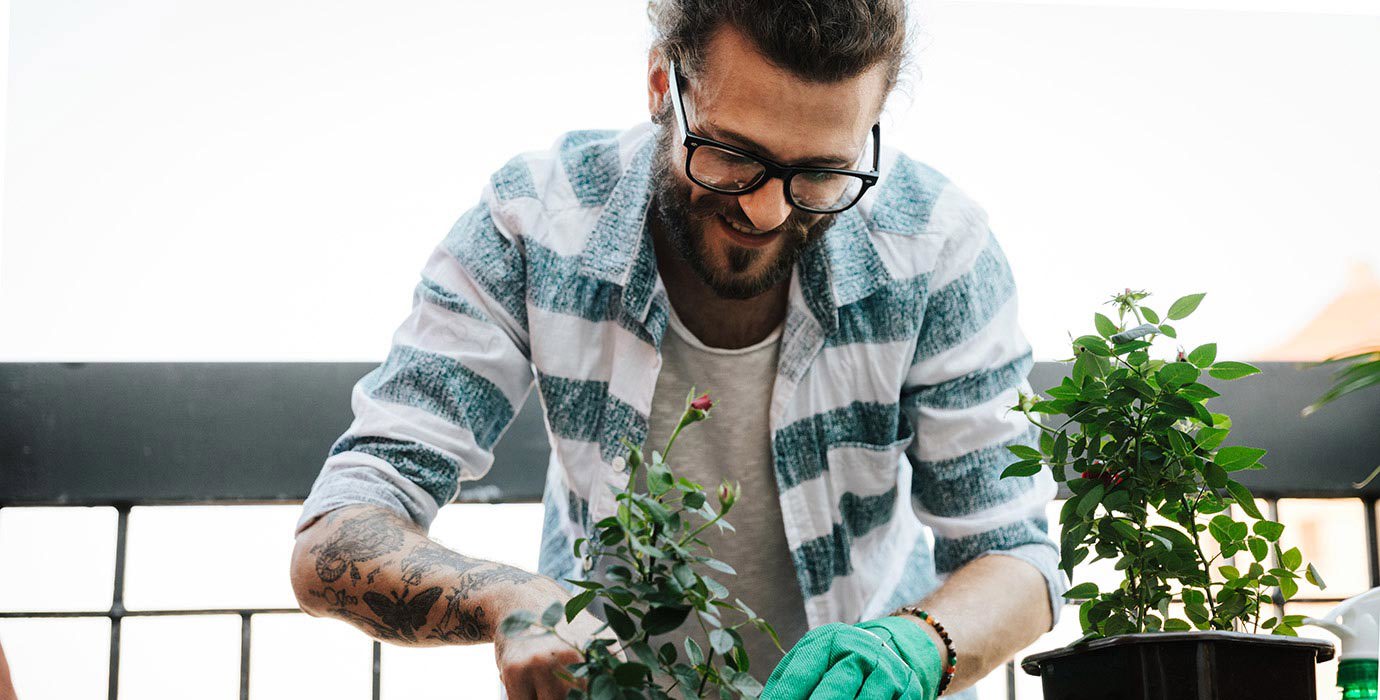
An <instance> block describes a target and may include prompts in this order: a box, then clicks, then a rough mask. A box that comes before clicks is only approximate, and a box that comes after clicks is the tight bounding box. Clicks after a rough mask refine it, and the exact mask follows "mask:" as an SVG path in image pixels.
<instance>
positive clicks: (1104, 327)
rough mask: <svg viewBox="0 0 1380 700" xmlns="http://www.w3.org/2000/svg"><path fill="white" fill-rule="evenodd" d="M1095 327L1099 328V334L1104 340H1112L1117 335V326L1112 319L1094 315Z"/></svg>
mask: <svg viewBox="0 0 1380 700" xmlns="http://www.w3.org/2000/svg"><path fill="white" fill-rule="evenodd" d="M1093 325H1094V326H1097V332H1098V333H1100V334H1102V337H1103V338H1110V337H1112V336H1114V335H1116V332H1117V328H1116V324H1115V323H1112V319H1110V318H1107V317H1106V316H1103V315H1102V314H1093Z"/></svg>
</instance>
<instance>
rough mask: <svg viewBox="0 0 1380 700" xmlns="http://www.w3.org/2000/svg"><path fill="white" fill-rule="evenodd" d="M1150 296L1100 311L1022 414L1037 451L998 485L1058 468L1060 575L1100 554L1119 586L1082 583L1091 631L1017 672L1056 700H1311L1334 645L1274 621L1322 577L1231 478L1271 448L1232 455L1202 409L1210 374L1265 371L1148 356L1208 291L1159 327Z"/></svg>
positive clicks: (1204, 356) (1218, 418)
mask: <svg viewBox="0 0 1380 700" xmlns="http://www.w3.org/2000/svg"><path fill="white" fill-rule="evenodd" d="M1147 296H1149V295H1148V294H1147V293H1145V292H1142V291H1132V290H1130V289H1127V290H1126V291H1125V292H1123V293H1121V294H1117V295H1115V296H1113V297H1112V300H1111V302H1110V303H1111V305H1113V306H1114V307H1115V309H1116V313H1115V316H1116V320H1115V321H1114V320H1112V319H1111V318H1110V317H1108V316H1107V315H1104V314H1100V313H1099V314H1096V315H1095V316H1094V317H1093V318H1094V325H1095V327H1096V333H1095V334H1089V335H1083V336H1079V337H1078V338H1075V339H1074V340H1073V342H1072V345H1073V358H1072V360H1071V362H1072V368H1071V373H1070V375H1069V376H1068V377H1066V378H1064V379H1063V381H1062V382H1060V384H1059V385H1058V386H1055V387H1053V388H1050V389H1049V390H1048V391H1046V392H1045V394H1046V395H1047V397H1045V396H1022V397H1021V399H1020V403H1019V405H1018V406H1017V407H1016V408H1017V409H1018V410H1021V411H1023V412H1024V413H1025V414H1026V416H1027V417H1029V418H1030V420H1031V422H1032V423H1034V424H1035V425H1036V426H1037V427H1038V428H1039V431H1040V440H1039V447H1038V449H1037V448H1035V447H1030V446H1026V445H1013V446H1011V447H1010V448H1009V449H1010V450H1011V452H1012V453H1013V454H1015V456H1016V457H1017V458H1018V459H1019V461H1016V462H1015V463H1013V464H1011V465H1010V466H1009V467H1007V468H1006V470H1005V472H1004V474H1003V476H1029V475H1031V474H1034V473H1036V472H1038V471H1039V470H1041V469H1049V470H1050V471H1051V472H1052V474H1053V476H1054V478H1055V479H1056V480H1057V481H1060V482H1063V483H1065V484H1066V485H1067V487H1068V489H1069V491H1070V492H1071V494H1072V496H1071V497H1070V498H1069V499H1068V500H1067V501H1066V502H1065V503H1064V505H1063V508H1062V511H1061V512H1060V515H1059V522H1060V525H1061V528H1062V532H1061V535H1060V553H1061V561H1060V568H1061V569H1063V571H1064V572H1065V573H1067V574H1068V575H1069V577H1070V579H1073V573H1074V567H1075V566H1077V565H1078V564H1081V563H1083V562H1085V561H1089V560H1092V561H1096V560H1099V559H1105V560H1112V561H1114V562H1115V569H1116V570H1117V571H1119V572H1121V575H1122V577H1121V580H1120V582H1119V584H1118V585H1117V586H1115V587H1114V588H1111V589H1110V590H1102V589H1100V588H1099V587H1098V585H1097V584H1096V583H1094V582H1091V581H1084V582H1080V583H1077V585H1075V586H1073V587H1072V588H1071V589H1070V590H1069V591H1068V592H1066V593H1065V598H1067V599H1069V600H1072V601H1082V602H1081V604H1080V605H1079V610H1078V614H1079V621H1080V623H1081V625H1082V629H1083V632H1084V635H1083V637H1082V638H1081V639H1079V640H1078V641H1076V642H1074V643H1073V644H1071V645H1069V646H1068V647H1065V648H1061V649H1056V650H1053V651H1048V652H1044V653H1040V654H1035V655H1033V656H1030V657H1027V658H1026V659H1024V660H1023V662H1022V667H1023V668H1024V669H1025V670H1026V672H1028V673H1030V674H1032V675H1038V676H1041V677H1042V683H1043V686H1044V696H1045V698H1047V699H1048V700H1059V699H1062V698H1080V699H1088V698H1117V699H1126V698H1157V699H1164V700H1169V699H1171V698H1195V699H1197V698H1267V697H1268V698H1279V699H1288V698H1313V697H1314V683H1315V682H1314V665H1315V664H1316V663H1317V662H1318V661H1325V660H1327V659H1329V658H1331V656H1332V647H1331V645H1330V644H1328V643H1327V642H1323V641H1319V640H1309V639H1299V638H1297V634H1296V632H1295V627H1296V626H1297V625H1299V624H1301V622H1302V620H1303V616H1302V615H1284V616H1282V617H1276V616H1273V615H1269V616H1267V615H1266V614H1265V612H1266V610H1267V609H1270V608H1272V606H1273V604H1274V603H1282V602H1283V601H1285V600H1288V599H1289V598H1290V597H1292V596H1293V595H1294V594H1295V593H1296V592H1297V591H1298V587H1299V581H1300V579H1305V580H1307V581H1308V582H1309V583H1311V584H1312V585H1315V586H1317V587H1319V588H1322V587H1323V585H1324V584H1323V581H1322V579H1321V577H1320V576H1319V574H1318V572H1317V570H1316V569H1315V568H1314V567H1313V565H1312V564H1308V565H1307V566H1306V567H1305V566H1304V563H1303V556H1302V554H1301V553H1300V552H1299V550H1298V549H1297V548H1290V549H1283V548H1282V547H1281V546H1280V545H1279V538H1280V534H1281V533H1282V532H1283V530H1284V526H1283V525H1280V524H1279V523H1277V522H1274V521H1272V520H1270V519H1269V518H1267V517H1265V515H1264V514H1262V513H1261V512H1260V510H1259V509H1258V508H1257V506H1256V503H1255V499H1254V498H1253V497H1252V495H1251V493H1250V490H1249V489H1247V488H1246V486H1244V485H1242V484H1241V483H1240V482H1238V481H1237V480H1236V479H1234V478H1233V475H1234V474H1235V473H1236V472H1239V471H1242V470H1250V469H1262V468H1264V467H1263V465H1262V464H1261V463H1260V459H1261V457H1263V456H1264V454H1265V451H1264V450H1261V449H1257V448H1254V447H1248V446H1243V445H1230V446H1223V444H1224V442H1225V441H1226V439H1227V435H1228V432H1229V431H1230V429H1231V419H1230V418H1229V417H1228V416H1226V415H1223V414H1221V413H1213V412H1212V411H1210V410H1209V409H1208V407H1207V404H1208V402H1209V400H1210V399H1212V398H1214V397H1216V396H1218V395H1219V394H1218V393H1217V392H1216V391H1215V390H1214V389H1212V388H1210V387H1209V386H1207V385H1206V384H1204V383H1202V381H1200V380H1202V379H1204V376H1203V375H1205V374H1206V375H1207V376H1209V377H1212V378H1214V379H1218V380H1235V379H1240V378H1242V377H1247V376H1250V375H1253V374H1256V373H1258V372H1259V370H1258V369H1257V368H1255V367H1253V366H1251V365H1249V364H1246V363H1243V362H1232V361H1223V360H1218V359H1217V348H1216V345H1215V344H1213V343H1207V344H1203V345H1199V346H1197V347H1196V348H1194V349H1193V350H1192V351H1190V352H1184V351H1183V350H1182V349H1179V350H1178V352H1177V353H1176V354H1175V355H1174V356H1172V357H1171V358H1170V359H1168V360H1162V359H1154V358H1152V356H1151V351H1152V350H1153V349H1154V347H1153V346H1154V344H1155V341H1156V340H1157V339H1161V338H1171V339H1173V338H1177V331H1176V330H1175V328H1174V327H1173V326H1172V325H1171V324H1170V323H1169V322H1170V321H1178V320H1180V319H1183V318H1186V317H1187V316H1188V315H1189V314H1191V313H1192V312H1193V311H1194V309H1196V308H1197V306H1198V304H1199V302H1200V301H1202V299H1203V295H1202V294H1193V295H1189V296H1186V297H1183V298H1181V299H1179V300H1177V301H1175V302H1174V303H1173V304H1172V305H1171V306H1170V307H1169V309H1168V311H1167V312H1166V314H1165V317H1164V318H1161V317H1160V315H1159V314H1157V313H1156V312H1155V311H1154V310H1153V309H1151V308H1149V307H1148V306H1146V305H1144V304H1143V300H1144V299H1145V298H1146V297H1147ZM1040 416H1043V417H1044V420H1040V419H1039V417H1040ZM1233 505H1235V507H1236V509H1237V511H1239V513H1233V512H1232V506H1233ZM1262 632H1268V633H1269V634H1261V633H1262Z"/></svg>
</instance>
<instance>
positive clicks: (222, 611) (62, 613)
mask: <svg viewBox="0 0 1380 700" xmlns="http://www.w3.org/2000/svg"><path fill="white" fill-rule="evenodd" d="M301 612H302V611H301V610H300V609H298V608H206V609H194V610H125V611H122V612H115V611H112V610H37V611H31V612H12V611H5V612H0V619H11V618H29V617H32V618H52V617H108V618H110V619H111V620H119V619H122V618H126V617H168V616H176V615H275V614H276V615H281V614H291V613H301Z"/></svg>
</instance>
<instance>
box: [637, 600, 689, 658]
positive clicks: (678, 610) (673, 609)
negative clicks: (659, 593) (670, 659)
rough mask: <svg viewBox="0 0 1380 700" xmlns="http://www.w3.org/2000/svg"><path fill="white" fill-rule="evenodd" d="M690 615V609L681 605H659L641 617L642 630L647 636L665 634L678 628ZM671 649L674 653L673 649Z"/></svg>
mask: <svg viewBox="0 0 1380 700" xmlns="http://www.w3.org/2000/svg"><path fill="white" fill-rule="evenodd" d="M689 615H690V608H689V607H687V606H682V605H661V606H657V607H654V608H652V609H651V610H649V611H648V612H647V614H646V615H644V616H643V617H642V629H643V630H644V631H646V632H647V634H648V635H656V634H665V633H667V632H670V631H671V630H674V629H675V628H677V627H680V623H682V622H685V618H686V617H688V616H689ZM671 649H672V650H673V651H674V650H675V647H674V646H672V647H671Z"/></svg>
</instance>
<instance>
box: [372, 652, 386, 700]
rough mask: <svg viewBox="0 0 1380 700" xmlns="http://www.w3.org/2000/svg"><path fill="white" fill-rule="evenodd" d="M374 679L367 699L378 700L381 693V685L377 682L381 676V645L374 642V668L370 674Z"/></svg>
mask: <svg viewBox="0 0 1380 700" xmlns="http://www.w3.org/2000/svg"><path fill="white" fill-rule="evenodd" d="M370 673H371V675H372V676H373V679H374V688H373V691H372V693H373V694H372V695H370V696H369V697H371V698H373V700H379V695H380V694H381V693H382V692H383V685H382V684H381V683H380V682H379V681H380V679H381V677H382V676H383V645H382V644H379V643H378V642H374V668H373V670H372V671H371V672H370Z"/></svg>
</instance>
